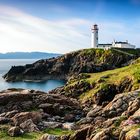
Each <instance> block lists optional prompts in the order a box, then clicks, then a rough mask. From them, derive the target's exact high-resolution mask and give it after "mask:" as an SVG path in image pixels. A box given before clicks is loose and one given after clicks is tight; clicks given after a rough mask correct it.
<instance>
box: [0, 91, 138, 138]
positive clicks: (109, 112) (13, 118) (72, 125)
mask: <svg viewBox="0 0 140 140" xmlns="http://www.w3.org/2000/svg"><path fill="white" fill-rule="evenodd" d="M0 99H2V100H1V106H0V117H1V125H3V126H4V127H5V125H8V126H9V125H10V128H8V129H7V133H8V134H9V136H12V137H17V136H20V135H23V134H24V133H31V132H34V133H39V132H41V131H43V130H45V129H46V128H47V129H50V130H51V129H53V130H55V129H56V130H57V129H61V130H67V131H72V130H74V131H73V132H72V133H69V134H63V135H53V134H47V133H46V134H44V135H43V134H42V136H40V140H50V139H51V140H52V139H54V140H55V139H58V140H104V139H106V140H108V139H116V140H117V139H118V140H133V139H139V138H140V133H139V132H140V127H139V126H140V91H139V90H138V91H134V92H127V93H122V94H117V95H115V97H114V99H113V100H112V101H110V102H109V103H108V104H107V105H97V104H96V105H94V106H93V107H92V108H91V107H90V108H89V109H88V111H85V110H84V107H82V106H81V103H80V102H78V101H77V100H76V99H73V98H70V97H65V96H63V95H57V94H48V93H44V92H40V91H34V90H22V89H9V90H5V91H2V92H1V94H0ZM29 101H32V102H30V103H29ZM26 103H27V104H28V103H29V104H30V105H27V104H26ZM15 109H16V110H15ZM66 118H67V119H66ZM68 121H69V122H68ZM59 131H60V130H59Z"/></svg>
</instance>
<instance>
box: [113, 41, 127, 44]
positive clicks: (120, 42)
mask: <svg viewBox="0 0 140 140" xmlns="http://www.w3.org/2000/svg"><path fill="white" fill-rule="evenodd" d="M115 44H128V42H122V41H119V42H115Z"/></svg>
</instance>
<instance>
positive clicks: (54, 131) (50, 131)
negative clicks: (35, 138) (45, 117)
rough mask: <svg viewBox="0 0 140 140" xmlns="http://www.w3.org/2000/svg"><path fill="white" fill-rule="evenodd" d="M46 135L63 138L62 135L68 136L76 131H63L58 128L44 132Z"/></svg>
mask: <svg viewBox="0 0 140 140" xmlns="http://www.w3.org/2000/svg"><path fill="white" fill-rule="evenodd" d="M44 132H45V133H48V134H52V135H58V136H61V135H68V134H73V133H74V131H72V130H69V131H68V130H62V129H60V128H56V129H46V130H45V131H44Z"/></svg>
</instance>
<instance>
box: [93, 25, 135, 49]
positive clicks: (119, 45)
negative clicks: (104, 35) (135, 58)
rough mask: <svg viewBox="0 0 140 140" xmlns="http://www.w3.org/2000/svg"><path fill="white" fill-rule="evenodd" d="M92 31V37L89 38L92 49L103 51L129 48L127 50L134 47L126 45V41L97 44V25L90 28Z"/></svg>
mask: <svg viewBox="0 0 140 140" xmlns="http://www.w3.org/2000/svg"><path fill="white" fill-rule="evenodd" d="M91 30H92V36H91V47H92V48H104V49H110V48H113V47H114V48H129V49H135V45H132V44H130V43H128V41H125V42H121V41H120V42H117V41H113V43H111V44H99V43H98V31H99V28H98V25H97V24H95V25H93V26H92V28H91Z"/></svg>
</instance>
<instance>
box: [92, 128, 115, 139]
mask: <svg viewBox="0 0 140 140" xmlns="http://www.w3.org/2000/svg"><path fill="white" fill-rule="evenodd" d="M112 139H113V138H112V137H111V130H110V129H105V130H102V131H101V132H98V133H97V134H96V135H95V136H94V137H93V138H92V139H91V140H112Z"/></svg>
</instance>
